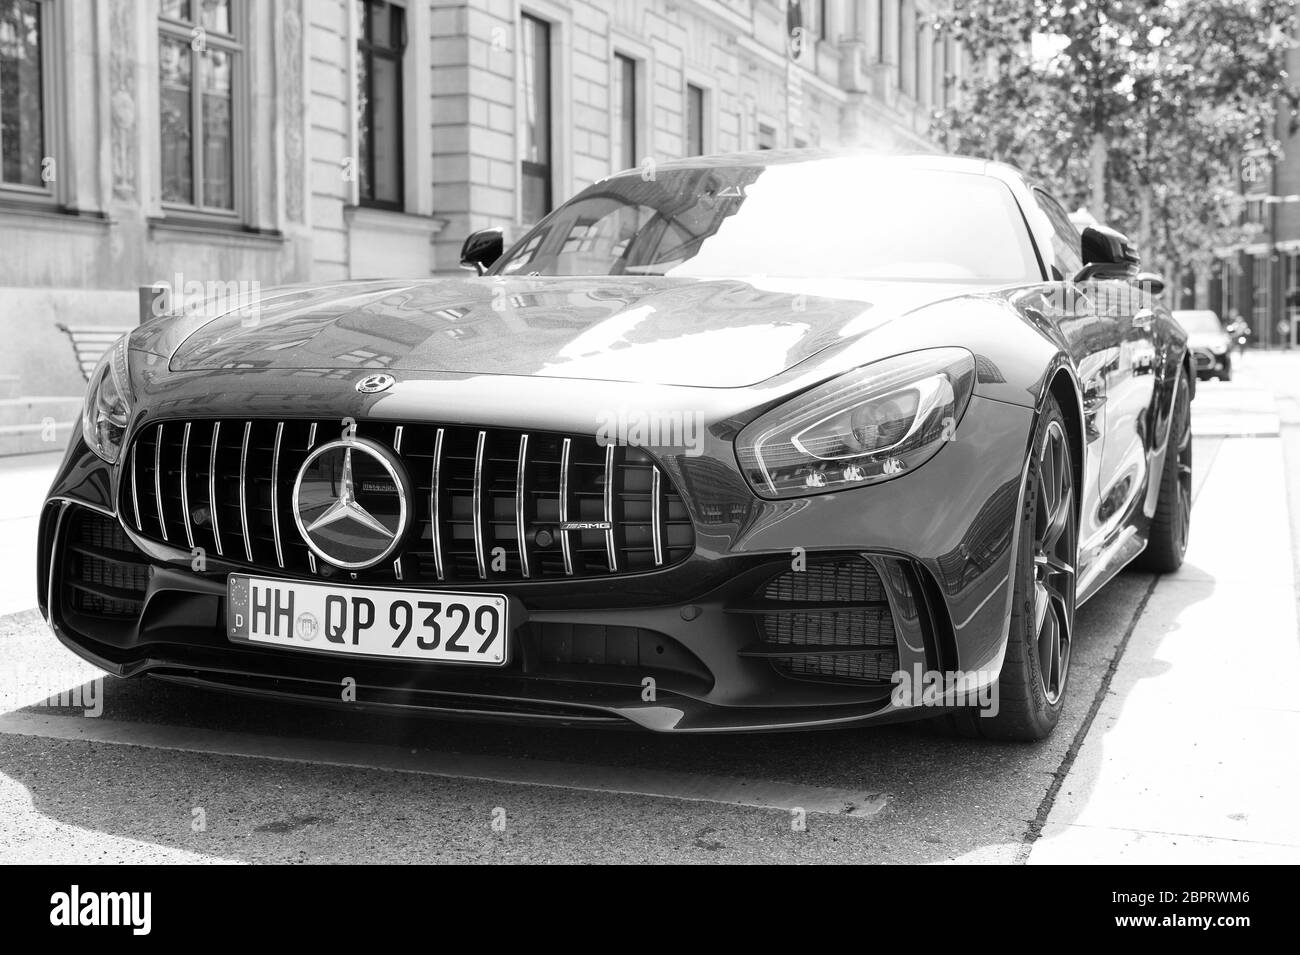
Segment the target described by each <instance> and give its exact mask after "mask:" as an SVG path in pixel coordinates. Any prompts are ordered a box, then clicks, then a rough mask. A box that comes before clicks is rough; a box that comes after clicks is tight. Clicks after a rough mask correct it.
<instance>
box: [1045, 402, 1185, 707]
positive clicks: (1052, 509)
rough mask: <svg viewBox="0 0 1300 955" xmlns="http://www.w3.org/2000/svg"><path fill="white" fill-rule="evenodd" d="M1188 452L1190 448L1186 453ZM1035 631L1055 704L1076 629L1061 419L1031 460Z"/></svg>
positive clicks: (1069, 478)
mask: <svg viewBox="0 0 1300 955" xmlns="http://www.w3.org/2000/svg"><path fill="white" fill-rule="evenodd" d="M1189 453H1190V452H1189ZM1031 479H1032V480H1033V481H1034V486H1035V490H1036V492H1037V493H1036V494H1035V497H1034V500H1035V508H1034V538H1033V556H1034V589H1033V594H1034V633H1035V636H1036V640H1037V645H1036V646H1037V652H1038V672H1039V679H1040V680H1041V682H1042V687H1043V693H1044V695H1045V696H1046V698H1047V702H1048V703H1049V704H1055V703H1056V702H1057V701H1058V700H1059V699H1060V698H1061V694H1062V692H1063V691H1064V690H1065V681H1066V676H1067V673H1068V671H1069V667H1070V643H1071V639H1072V637H1073V634H1074V596H1075V559H1076V555H1075V546H1076V545H1075V541H1076V536H1077V528H1076V519H1075V513H1074V478H1073V475H1072V474H1071V473H1070V453H1069V445H1068V444H1067V439H1066V435H1065V429H1064V428H1062V427H1061V424H1060V422H1058V421H1053V422H1052V423H1051V424H1050V425H1048V428H1047V433H1046V435H1045V436H1044V439H1043V444H1042V447H1041V449H1040V451H1039V454H1038V457H1037V458H1036V460H1035V461H1034V466H1033V473H1032V478H1031Z"/></svg>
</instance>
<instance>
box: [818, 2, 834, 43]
mask: <svg viewBox="0 0 1300 955" xmlns="http://www.w3.org/2000/svg"><path fill="white" fill-rule="evenodd" d="M830 6H831V4H830V0H819V2H818V4H817V39H819V40H822V41H823V42H825V41H826V40H829V39H830V38H831V28H830Z"/></svg>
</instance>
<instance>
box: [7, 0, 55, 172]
mask: <svg viewBox="0 0 1300 955" xmlns="http://www.w3.org/2000/svg"><path fill="white" fill-rule="evenodd" d="M44 14H45V10H44V9H43V4H42V0H0V183H3V184H5V185H7V186H8V185H14V186H30V187H32V188H34V189H44V188H45V177H44V175H43V174H44V171H45V165H44V163H45V116H46V110H45V80H44V65H43V63H42V62H41V54H42V50H43V47H44V39H45V29H46V17H45V16H44Z"/></svg>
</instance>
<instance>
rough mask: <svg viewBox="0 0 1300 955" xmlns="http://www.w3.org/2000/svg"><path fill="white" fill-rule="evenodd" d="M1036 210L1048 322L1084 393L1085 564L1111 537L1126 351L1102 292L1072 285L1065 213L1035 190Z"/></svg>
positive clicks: (1072, 252)
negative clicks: (1106, 495)
mask: <svg viewBox="0 0 1300 955" xmlns="http://www.w3.org/2000/svg"><path fill="white" fill-rule="evenodd" d="M1033 194H1034V201H1035V203H1036V205H1037V208H1036V210H1033V211H1035V212H1037V213H1038V214H1039V215H1040V217H1041V219H1042V220H1045V222H1044V223H1040V228H1039V229H1037V230H1036V231H1045V232H1046V234H1047V235H1048V236H1049V241H1048V242H1046V243H1043V242H1040V243H1039V244H1040V247H1042V248H1043V252H1044V255H1045V256H1047V255H1048V253H1050V257H1051V259H1052V261H1051V262H1048V263H1047V265H1048V271H1049V274H1050V276H1051V278H1052V280H1053V286H1052V288H1053V292H1052V294H1051V296H1050V302H1049V306H1050V307H1049V309H1048V310H1047V311H1046V312H1045V315H1046V316H1047V318H1049V319H1050V320H1051V321H1052V322H1054V323H1055V324H1056V326H1057V327H1058V328H1059V329H1060V331H1061V334H1062V335H1063V336H1064V338H1065V341H1066V344H1067V347H1068V348H1069V351H1070V354H1071V356H1072V357H1073V358H1074V361H1075V366H1076V369H1077V371H1078V375H1079V384H1080V386H1081V387H1082V389H1083V414H1084V432H1085V435H1084V437H1085V442H1086V444H1085V453H1084V488H1083V502H1082V503H1083V507H1082V508H1081V513H1080V518H1081V519H1080V526H1079V542H1080V548H1079V550H1080V559H1081V561H1083V562H1084V563H1085V564H1086V563H1087V562H1088V560H1089V557H1090V555H1091V554H1092V553H1094V552H1095V551H1097V550H1099V549H1100V548H1101V546H1102V543H1103V540H1104V538H1105V536H1106V527H1105V525H1104V522H1103V520H1102V519H1101V513H1100V507H1099V503H1100V501H1101V499H1102V489H1103V487H1104V486H1105V485H1106V483H1107V481H1108V478H1107V471H1106V467H1107V463H1108V459H1107V456H1106V455H1107V443H1108V440H1109V438H1108V435H1109V433H1110V432H1111V430H1112V424H1111V418H1112V416H1113V415H1114V414H1115V410H1114V408H1113V407H1112V391H1113V389H1114V387H1115V385H1116V369H1117V367H1118V365H1119V362H1120V355H1121V350H1122V335H1121V329H1122V323H1121V321H1120V319H1119V318H1118V317H1117V316H1116V314H1115V312H1114V310H1113V309H1108V308H1099V307H1098V305H1097V302H1096V300H1095V298H1096V295H1095V293H1096V292H1097V289H1096V288H1094V287H1093V286H1091V285H1088V284H1086V283H1085V284H1084V285H1076V284H1075V283H1074V281H1073V279H1074V277H1075V276H1076V275H1077V274H1078V272H1079V270H1080V269H1081V268H1082V267H1083V257H1082V252H1081V243H1080V238H1079V231H1078V229H1076V228H1075V227H1074V224H1073V223H1071V222H1070V218H1069V216H1067V215H1066V214H1065V210H1064V209H1062V208H1061V206H1060V204H1059V203H1057V202H1056V200H1055V199H1053V198H1052V197H1051V196H1049V195H1048V194H1047V193H1045V192H1043V191H1042V190H1041V189H1034V191H1033Z"/></svg>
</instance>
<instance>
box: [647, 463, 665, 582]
mask: <svg viewBox="0 0 1300 955" xmlns="http://www.w3.org/2000/svg"><path fill="white" fill-rule="evenodd" d="M650 474H651V477H650V524H651V525H652V535H653V537H654V543H655V566H656V567H662V566H663V563H664V536H663V514H662V508H663V504H662V497H663V493H662V490H661V487H660V477H659V468H658V467H653V468H651V469H650Z"/></svg>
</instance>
